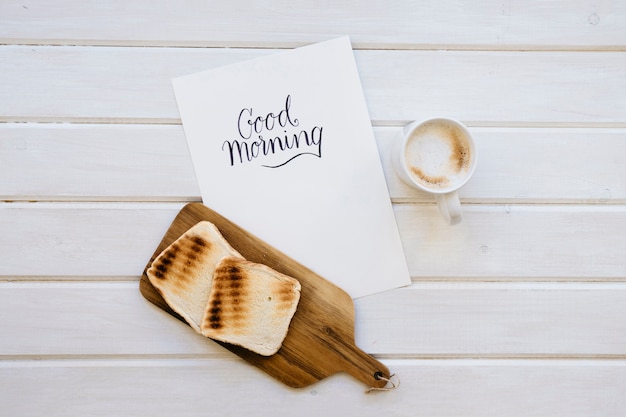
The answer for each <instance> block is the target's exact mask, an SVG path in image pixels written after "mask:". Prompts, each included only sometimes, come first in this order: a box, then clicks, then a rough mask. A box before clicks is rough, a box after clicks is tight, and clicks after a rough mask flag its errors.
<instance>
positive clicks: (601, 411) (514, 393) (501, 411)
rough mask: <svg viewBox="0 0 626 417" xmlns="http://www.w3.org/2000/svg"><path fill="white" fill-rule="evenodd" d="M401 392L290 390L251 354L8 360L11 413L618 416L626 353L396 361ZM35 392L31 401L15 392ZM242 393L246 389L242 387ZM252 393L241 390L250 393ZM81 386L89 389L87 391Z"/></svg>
mask: <svg viewBox="0 0 626 417" xmlns="http://www.w3.org/2000/svg"><path fill="white" fill-rule="evenodd" d="M389 365H390V366H391V367H394V368H396V369H397V370H398V373H399V374H400V375H401V376H402V379H401V387H400V388H399V389H397V390H395V391H393V392H388V393H377V394H370V395H364V394H363V389H362V387H361V386H360V385H358V384H353V383H351V381H350V377H348V376H343V375H336V376H333V377H331V378H329V379H327V380H324V382H323V383H318V384H315V385H312V386H311V387H309V388H306V389H303V390H294V389H286V388H285V387H284V385H282V384H280V383H279V382H277V381H274V380H272V379H270V378H267V381H264V383H262V384H260V383H258V380H259V378H260V377H263V374H262V373H261V372H260V371H258V370H256V369H255V368H253V367H250V366H246V364H245V363H243V361H241V360H235V359H233V360H222V359H200V360H198V359H163V360H151V359H145V360H132V359H131V360H115V359H109V360H107V361H106V362H105V363H103V362H102V361H99V360H43V361H42V360H37V361H22V360H20V361H3V362H0V386H1V387H2V388H3V389H2V390H0V401H2V403H3V405H4V407H3V411H4V412H6V413H7V414H9V415H20V416H41V415H45V416H48V417H56V416H59V417H65V416H67V415H90V416H115V415H122V414H123V415H124V416H138V417H139V416H146V415H150V416H154V417H160V416H163V417H165V416H172V415H185V416H199V417H204V416H206V415H207V411H206V408H207V405H206V404H208V403H210V404H211V407H212V408H214V409H219V410H220V413H221V414H223V415H229V416H240V415H246V416H259V417H260V416H266V415H268V414H271V415H272V416H277V417H292V416H294V415H312V416H313V415H315V416H319V415H337V414H339V413H345V414H350V415H359V416H371V417H376V416H380V414H381V412H386V413H388V414H391V415H396V416H407V417H408V416H415V417H422V416H423V417H449V416H464V417H501V416H510V417H528V416H531V417H540V416H552V415H562V414H564V415H567V416H569V417H589V416H617V415H620V413H621V412H622V411H623V410H624V407H626V399H625V398H624V396H623V387H624V383H625V382H626V362H624V361H623V360H619V361H617V360H611V361H602V360H596V361H570V360H558V361H554V360H524V361H519V360H515V361H511V360H497V361H485V360H427V361H424V360H397V361H396V360H394V361H389ZM24 392H28V393H31V398H30V400H29V401H13V398H22V397H23V395H24ZM234 392H237V393H238V394H234ZM242 392H243V393H245V394H246V395H243V396H242V395H241V393H242ZM77 393H80V395H78V394H77Z"/></svg>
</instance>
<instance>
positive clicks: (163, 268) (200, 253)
mask: <svg viewBox="0 0 626 417" xmlns="http://www.w3.org/2000/svg"><path fill="white" fill-rule="evenodd" d="M211 246H212V244H211V242H209V241H208V240H206V239H204V238H202V237H201V236H193V237H191V238H190V239H181V240H179V241H177V242H175V243H173V244H172V245H171V246H170V247H169V250H167V251H164V252H163V256H161V257H159V258H158V259H157V260H155V261H154V263H153V264H152V267H151V269H152V274H153V275H154V277H156V278H157V279H159V280H163V281H164V280H169V281H170V282H171V284H172V286H173V287H172V289H173V290H175V291H177V292H179V293H180V291H183V290H184V289H185V288H187V287H188V285H189V283H188V282H189V281H190V280H191V279H192V278H193V276H194V274H197V273H198V270H199V269H201V267H202V263H203V262H204V261H205V258H206V257H207V255H208V252H209V251H210V250H211Z"/></svg>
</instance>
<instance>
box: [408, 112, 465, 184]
mask: <svg viewBox="0 0 626 417" xmlns="http://www.w3.org/2000/svg"><path fill="white" fill-rule="evenodd" d="M405 160H406V165H407V167H408V170H409V172H410V175H411V178H413V180H414V181H416V182H418V183H420V184H421V185H422V186H423V187H426V188H430V189H446V188H451V187H454V186H456V185H458V184H459V183H460V182H462V181H463V180H464V179H465V178H466V176H467V173H468V172H469V169H470V166H471V163H472V154H471V148H470V143H469V140H468V139H467V137H466V135H465V134H464V132H463V131H461V130H460V129H459V128H458V127H456V126H450V125H444V124H441V123H438V122H435V121H433V122H427V123H425V124H423V125H422V126H420V127H418V128H417V129H415V130H414V131H413V132H412V133H411V136H410V137H409V140H408V141H407V144H406V156H405Z"/></svg>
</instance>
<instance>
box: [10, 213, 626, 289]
mask: <svg viewBox="0 0 626 417" xmlns="http://www.w3.org/2000/svg"><path fill="white" fill-rule="evenodd" d="M183 205H184V203H69V202H68V203H36V204H31V203H8V204H0V230H3V231H4V233H2V234H1V235H0V253H2V254H3V262H2V263H0V276H9V277H25V278H29V277H39V279H50V278H51V277H52V278H54V277H55V276H56V277H64V278H65V279H72V277H73V279H98V277H110V278H113V279H115V278H128V277H137V276H139V275H141V272H142V271H143V268H144V266H145V264H146V262H147V261H148V260H149V259H150V256H151V254H152V253H153V251H154V248H155V245H156V242H159V241H160V239H161V237H162V236H163V235H164V234H165V231H166V230H167V228H168V227H169V225H170V223H171V221H172V220H173V219H174V217H175V215H176V213H177V212H178V210H180V209H181V208H182V206H183ZM394 212H395V216H396V221H397V223H398V226H399V228H400V238H401V241H402V245H403V247H404V251H405V254H406V257H407V262H408V266H409V272H410V273H411V276H412V277H413V279H414V280H432V279H435V280H449V279H452V280H469V281H482V280H496V281H497V280H505V281H511V280H522V281H526V280H531V281H532V280H544V281H552V280H561V281H563V280H565V281H567V280H573V281H590V282H592V281H598V280H600V281H602V280H612V281H624V277H625V276H626V259H625V258H624V257H623V254H624V253H626V240H624V239H623V238H622V233H621V232H622V231H624V230H625V229H624V228H625V227H626V226H625V224H626V209H625V208H624V207H623V206H621V205H615V206H604V205H579V204H575V205H567V204H566V205H514V204H476V205H471V204H466V205H465V221H464V222H463V223H462V224H460V225H458V227H454V228H450V227H448V226H447V225H446V224H445V223H444V222H443V220H442V219H441V218H440V214H439V212H438V210H437V208H436V207H435V205H434V201H433V202H432V203H427V204H398V205H396V206H395V207H394ZM572 234H575V236H576V239H573V238H571V236H572ZM554 242H558V245H557V244H555V243H554ZM590 242H593V244H590ZM23 248H29V250H28V251H24V250H23ZM441 259H445V260H446V262H441V261H440V260H441ZM366 261H367V260H364V262H366ZM90 277H91V278H90ZM110 278H109V279H110ZM29 279H30V278H29Z"/></svg>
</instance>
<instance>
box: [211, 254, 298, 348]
mask: <svg viewBox="0 0 626 417" xmlns="http://www.w3.org/2000/svg"><path fill="white" fill-rule="evenodd" d="M300 289H301V286H300V282H299V281H298V280H296V279H295V278H292V277H290V276H287V275H284V274H282V273H280V272H278V271H275V270H274V269H272V268H270V267H268V266H266V265H262V264H258V263H254V262H250V261H247V260H244V259H239V258H235V257H226V258H223V259H222V260H221V261H220V262H219V263H218V265H217V267H216V269H215V274H214V275H213V283H212V285H211V292H210V295H209V301H208V303H207V305H206V310H205V313H204V316H203V318H202V324H201V332H202V334H203V335H204V336H206V337H209V338H211V339H214V340H219V341H221V342H226V343H230V344H234V345H238V346H242V347H244V348H246V349H248V350H251V351H253V352H256V353H258V354H260V355H263V356H271V355H273V354H274V353H276V352H277V351H278V350H279V349H280V347H281V346H282V343H283V341H284V339H285V337H286V336H287V331H288V329H289V324H290V323H291V319H292V318H293V315H294V314H295V312H296V308H297V306H298V302H299V300H300Z"/></svg>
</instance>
